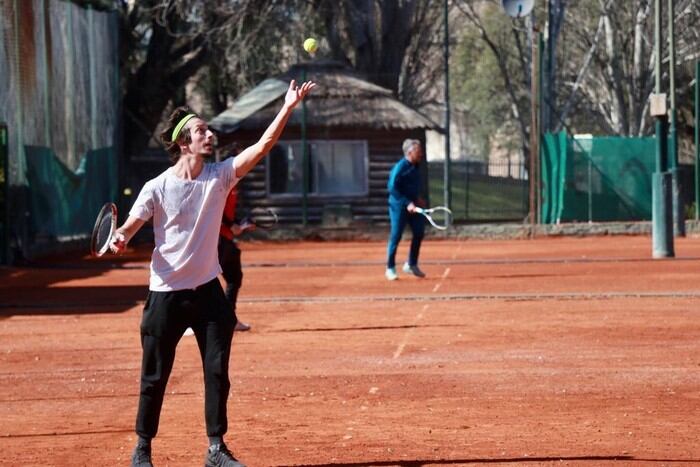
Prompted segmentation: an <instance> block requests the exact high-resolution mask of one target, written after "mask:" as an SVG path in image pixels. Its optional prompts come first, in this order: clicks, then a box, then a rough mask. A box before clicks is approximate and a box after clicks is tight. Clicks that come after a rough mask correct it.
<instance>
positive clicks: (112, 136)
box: [0, 0, 119, 256]
mask: <svg viewBox="0 0 700 467" xmlns="http://www.w3.org/2000/svg"><path fill="white" fill-rule="evenodd" d="M0 26H1V28H0V43H2V44H3V47H0V76H3V78H4V79H3V86H2V87H0V123H4V124H5V125H7V129H8V132H7V135H8V141H7V152H8V167H7V172H8V173H7V176H6V177H5V178H4V183H6V184H7V185H8V192H9V200H8V202H9V213H8V214H7V216H3V217H5V218H3V219H2V221H3V223H9V225H10V226H11V229H10V235H9V237H10V238H9V239H8V240H6V243H7V242H9V243H11V244H12V248H13V249H14V250H16V251H18V254H23V255H25V256H31V254H32V252H33V251H38V250H40V249H41V248H40V247H41V244H42V243H47V244H55V243H57V242H58V243H60V242H62V241H65V240H67V239H75V238H84V237H87V235H88V233H89V231H90V229H91V227H92V226H91V222H92V220H91V219H92V217H93V216H94V215H95V213H96V212H97V210H98V209H99V206H100V205H101V204H102V203H104V202H105V201H107V200H109V199H114V198H116V194H117V180H118V173H117V154H116V146H117V130H118V102H119V101H118V77H119V75H118V65H119V64H118V37H117V31H118V22H117V16H116V13H111V12H97V11H94V10H92V9H84V8H80V7H78V6H77V5H75V4H73V3H70V2H62V1H49V0H0ZM5 247H7V245H5Z"/></svg>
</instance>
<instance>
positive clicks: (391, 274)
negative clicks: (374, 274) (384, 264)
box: [384, 268, 399, 281]
mask: <svg viewBox="0 0 700 467" xmlns="http://www.w3.org/2000/svg"><path fill="white" fill-rule="evenodd" d="M384 277H386V280H388V281H395V280H396V279H398V278H399V275H398V274H396V268H386V271H384Z"/></svg>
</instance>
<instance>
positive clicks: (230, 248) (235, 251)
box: [219, 237, 243, 313]
mask: <svg viewBox="0 0 700 467" xmlns="http://www.w3.org/2000/svg"><path fill="white" fill-rule="evenodd" d="M219 264H220V265H221V269H222V271H223V272H222V273H221V275H222V276H224V280H225V281H226V299H227V300H228V301H229V303H230V304H231V308H232V309H233V312H234V313H235V312H236V301H237V300H238V291H239V290H240V288H241V284H242V283H243V269H242V267H241V250H240V249H239V248H238V246H237V245H236V243H235V242H233V241H231V240H229V239H227V238H224V237H219Z"/></svg>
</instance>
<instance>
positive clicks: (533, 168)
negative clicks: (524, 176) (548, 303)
mask: <svg viewBox="0 0 700 467" xmlns="http://www.w3.org/2000/svg"><path fill="white" fill-rule="evenodd" d="M535 32H536V28H535V16H534V14H532V15H531V16H530V50H531V57H530V93H531V96H530V97H531V103H530V173H529V175H528V177H529V179H530V237H531V238H532V237H534V236H535V227H536V224H537V217H538V215H537V180H538V177H537V172H538V167H537V165H538V164H537V159H538V157H537V155H538V152H539V148H538V144H537V143H538V140H539V136H538V133H539V129H538V122H537V120H538V113H539V110H538V108H537V102H538V97H537V91H538V87H539V86H538V82H539V77H538V70H539V58H538V57H539V54H538V49H539V42H540V41H539V37H537V36H536V35H535Z"/></svg>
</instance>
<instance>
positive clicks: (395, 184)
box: [384, 139, 425, 281]
mask: <svg viewBox="0 0 700 467" xmlns="http://www.w3.org/2000/svg"><path fill="white" fill-rule="evenodd" d="M402 148H403V153H404V157H403V159H401V160H400V161H399V162H397V163H396V165H394V167H393V168H392V169H391V174H390V175H389V183H388V185H387V188H388V189H389V219H390V220H391V234H390V235H389V246H388V247H387V261H386V272H385V274H384V275H385V276H386V278H387V279H388V280H390V281H394V280H396V279H398V278H399V276H398V275H397V274H396V248H397V247H398V246H399V241H401V235H402V234H403V230H404V228H405V227H406V224H409V225H410V226H411V231H412V233H413V237H412V238H411V249H410V252H409V255H408V262H406V263H405V264H404V265H403V270H404V272H406V273H410V274H413V275H414V276H417V277H425V274H424V273H423V271H421V270H420V269H419V268H418V253H419V252H420V244H421V241H422V240H423V235H424V233H425V218H424V217H423V216H422V215H420V214H418V213H417V212H416V207H418V206H420V207H424V206H425V202H424V201H423V198H421V196H420V192H421V177H420V171H419V165H420V162H421V160H422V159H423V149H422V147H421V144H420V141H418V140H417V139H407V140H405V141H404V142H403V146H402Z"/></svg>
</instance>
